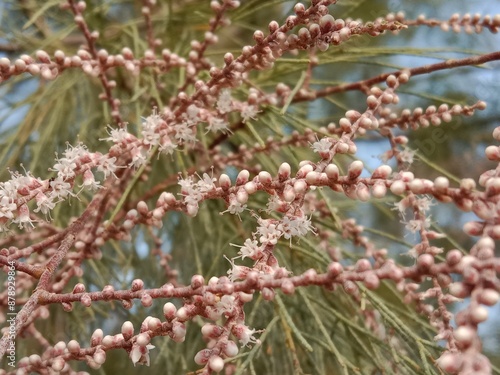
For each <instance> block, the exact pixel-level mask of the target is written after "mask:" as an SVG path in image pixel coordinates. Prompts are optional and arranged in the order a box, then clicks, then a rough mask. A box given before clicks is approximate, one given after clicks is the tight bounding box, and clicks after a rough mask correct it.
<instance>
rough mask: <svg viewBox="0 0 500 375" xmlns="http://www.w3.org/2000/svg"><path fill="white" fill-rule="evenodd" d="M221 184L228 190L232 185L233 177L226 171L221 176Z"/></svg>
mask: <svg viewBox="0 0 500 375" xmlns="http://www.w3.org/2000/svg"><path fill="white" fill-rule="evenodd" d="M219 186H220V187H221V188H222V189H223V190H228V189H229V188H230V187H231V179H230V178H229V176H228V175H227V174H225V173H223V174H221V175H220V177H219Z"/></svg>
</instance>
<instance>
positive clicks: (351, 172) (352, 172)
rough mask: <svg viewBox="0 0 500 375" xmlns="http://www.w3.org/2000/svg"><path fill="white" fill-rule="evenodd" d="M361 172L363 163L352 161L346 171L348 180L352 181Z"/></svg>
mask: <svg viewBox="0 0 500 375" xmlns="http://www.w3.org/2000/svg"><path fill="white" fill-rule="evenodd" d="M362 172H363V162H362V161H360V160H356V161H353V162H352V163H351V164H350V165H349V168H348V169H347V174H348V178H349V179H350V180H354V179H356V178H358V177H359V176H360V175H361V173H362Z"/></svg>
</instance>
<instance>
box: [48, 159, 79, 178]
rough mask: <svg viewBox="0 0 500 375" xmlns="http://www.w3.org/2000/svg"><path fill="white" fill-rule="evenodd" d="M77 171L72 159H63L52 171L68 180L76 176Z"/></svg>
mask: <svg viewBox="0 0 500 375" xmlns="http://www.w3.org/2000/svg"><path fill="white" fill-rule="evenodd" d="M75 169H76V163H75V162H73V160H72V159H68V158H61V159H59V160H58V163H56V164H55V165H54V168H53V169H51V170H52V171H55V172H57V175H58V176H61V177H62V178H63V179H65V180H66V179H69V178H72V177H74V176H75Z"/></svg>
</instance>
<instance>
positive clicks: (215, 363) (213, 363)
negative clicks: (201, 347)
mask: <svg viewBox="0 0 500 375" xmlns="http://www.w3.org/2000/svg"><path fill="white" fill-rule="evenodd" d="M208 366H209V367H210V369H211V370H212V371H215V372H220V371H222V369H223V368H224V360H223V359H222V358H221V357H219V356H217V355H216V356H212V357H211V358H210V360H209V362H208Z"/></svg>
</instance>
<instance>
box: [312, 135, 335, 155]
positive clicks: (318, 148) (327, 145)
mask: <svg viewBox="0 0 500 375" xmlns="http://www.w3.org/2000/svg"><path fill="white" fill-rule="evenodd" d="M332 145H333V144H332V142H330V140H329V139H328V138H326V137H325V138H323V139H321V140H320V141H317V142H314V143H313V144H312V146H311V148H312V149H313V151H314V152H318V153H322V152H328V151H330V149H331V148H332Z"/></svg>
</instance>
